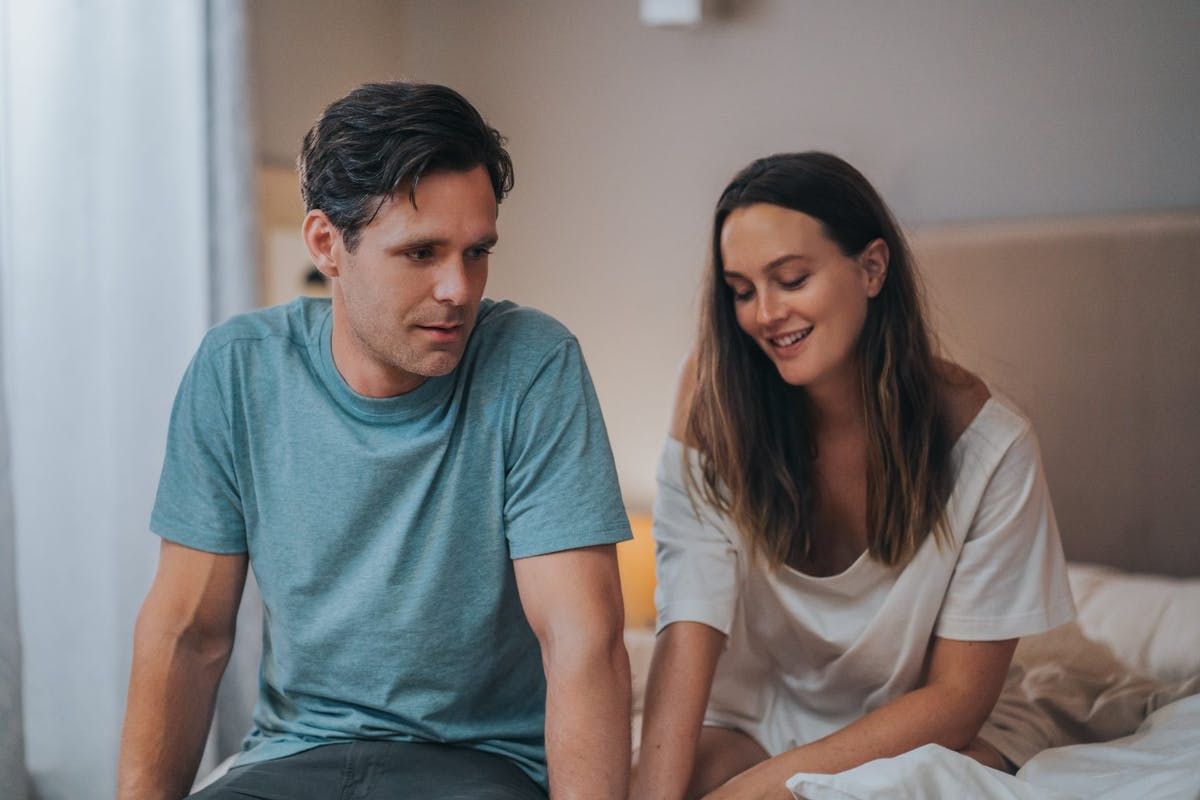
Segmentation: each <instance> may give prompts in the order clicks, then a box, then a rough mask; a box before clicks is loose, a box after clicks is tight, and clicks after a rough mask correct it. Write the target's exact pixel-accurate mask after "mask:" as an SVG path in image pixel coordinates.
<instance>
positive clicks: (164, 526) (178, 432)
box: [150, 340, 247, 553]
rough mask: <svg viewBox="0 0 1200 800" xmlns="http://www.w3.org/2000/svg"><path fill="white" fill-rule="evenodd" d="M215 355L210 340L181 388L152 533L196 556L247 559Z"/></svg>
mask: <svg viewBox="0 0 1200 800" xmlns="http://www.w3.org/2000/svg"><path fill="white" fill-rule="evenodd" d="M217 355H218V354H216V353H214V352H213V348H212V347H211V346H210V342H209V341H208V340H206V341H205V343H204V344H202V345H201V346H200V350H199V351H198V352H197V353H196V355H195V357H194V358H193V359H192V363H191V364H189V365H188V369H187V372H186V373H185V374H184V376H183V381H182V382H181V383H180V385H179V392H178V393H177V394H176V396H175V405H174V407H173V408H172V409H171V422H170V427H169V428H168V430H167V452H166V456H165V458H164V459H163V468H162V475H161V476H160V478H159V481H158V494H157V496H156V498H155V500H154V510H153V512H152V513H151V515H150V530H152V531H153V532H154V533H156V534H158V535H159V536H161V537H163V538H164V539H169V540H170V541H173V542H177V543H179V544H182V545H185V546H187V547H191V548H194V549H196V550H206V551H208V552H211V553H244V552H246V549H247V548H246V524H245V518H244V517H243V515H242V499H241V494H240V492H239V491H238V483H237V476H236V467H235V462H234V447H233V435H232V429H231V426H230V422H229V419H230V417H229V413H228V411H227V409H226V407H225V405H224V402H223V400H222V391H221V381H220V378H219V370H218V367H217V363H216V361H217V358H216V356H217Z"/></svg>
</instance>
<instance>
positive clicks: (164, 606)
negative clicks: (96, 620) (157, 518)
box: [117, 540, 248, 800]
mask: <svg viewBox="0 0 1200 800" xmlns="http://www.w3.org/2000/svg"><path fill="white" fill-rule="evenodd" d="M247 561H248V559H247V557H246V556H245V555H216V554H213V553H205V552H202V551H200V550H192V549H190V548H187V547H183V546H182V545H178V544H174V543H172V542H169V541H166V540H164V541H163V543H162V550H161V551H160V553H159V560H158V572H157V573H156V574H155V576H154V584H153V585H152V586H151V587H150V593H149V594H148V595H147V596H146V600H145V602H144V603H143V604H142V610H141V613H139V614H138V621H137V627H136V628H135V630H134V646H133V669H132V671H131V674H130V676H129V697H128V700H127V702H126V706H125V725H124V728H123V729H122V731H121V755H120V761H119V763H118V768H117V786H118V788H117V797H118V798H119V800H178V798H181V797H184V796H185V795H187V793H188V790H189V789H190V788H191V785H192V780H193V779H194V778H195V775H196V767H197V766H198V765H199V763H200V756H201V755H202V754H203V752H204V738H205V735H206V734H207V733H208V726H209V724H210V723H211V721H212V713H213V703H214V700H215V698H216V692H217V684H218V683H219V682H220V680H221V673H223V672H224V671H225V665H226V663H228V661H229V653H230V651H231V650H232V649H233V634H234V629H235V625H236V622H237V609H238V604H239V603H240V602H241V597H242V587H243V586H244V585H245V582H246V565H247Z"/></svg>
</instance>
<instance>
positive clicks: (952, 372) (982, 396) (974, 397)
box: [935, 359, 992, 442]
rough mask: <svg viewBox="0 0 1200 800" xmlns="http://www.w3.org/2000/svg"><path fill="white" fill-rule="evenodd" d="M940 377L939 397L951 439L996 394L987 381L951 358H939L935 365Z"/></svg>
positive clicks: (953, 439)
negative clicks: (989, 387)
mask: <svg viewBox="0 0 1200 800" xmlns="http://www.w3.org/2000/svg"><path fill="white" fill-rule="evenodd" d="M935 369H936V371H937V377H938V400H939V402H940V404H941V409H942V414H943V419H944V420H945V424H946V427H947V432H948V433H949V434H950V441H952V442H954V441H958V437H959V436H961V435H962V433H963V431H965V430H966V429H967V427H968V426H969V425H970V424H971V421H972V420H974V419H975V417H976V416H977V415H978V414H979V412H980V411H981V410H982V409H983V406H984V405H985V404H986V403H987V401H988V398H990V397H991V396H992V393H991V390H989V389H988V387H987V384H986V383H984V382H983V380H982V379H981V378H980V377H979V376H978V375H975V374H974V373H972V372H970V371H968V370H967V369H965V368H963V367H960V366H959V365H958V364H955V363H953V362H951V361H945V360H942V359H939V360H938V361H937V364H936V366H935Z"/></svg>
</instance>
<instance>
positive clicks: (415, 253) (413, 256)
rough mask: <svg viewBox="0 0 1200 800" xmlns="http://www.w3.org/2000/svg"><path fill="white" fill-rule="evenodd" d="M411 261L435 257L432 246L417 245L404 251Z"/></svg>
mask: <svg viewBox="0 0 1200 800" xmlns="http://www.w3.org/2000/svg"><path fill="white" fill-rule="evenodd" d="M404 255H405V256H407V257H408V259H409V260H410V261H428V260H429V259H431V258H433V248H432V247H417V248H414V249H412V250H408V251H406V252H405V253H404Z"/></svg>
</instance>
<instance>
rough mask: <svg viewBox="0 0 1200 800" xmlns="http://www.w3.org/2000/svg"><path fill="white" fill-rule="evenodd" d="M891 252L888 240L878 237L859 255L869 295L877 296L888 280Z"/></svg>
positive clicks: (859, 262)
mask: <svg viewBox="0 0 1200 800" xmlns="http://www.w3.org/2000/svg"><path fill="white" fill-rule="evenodd" d="M890 257H891V253H890V251H889V250H888V246H887V242H885V241H884V240H883V239H876V240H875V241H873V242H871V243H870V244H869V245H867V246H866V247H864V248H863V251H862V252H861V253H859V255H858V265H859V266H860V267H862V270H863V280H864V281H865V283H866V289H867V297H875V296H876V295H878V294H879V293H880V292H881V291H883V282H884V281H885V280H887V270H888V260H889V259H890Z"/></svg>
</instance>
